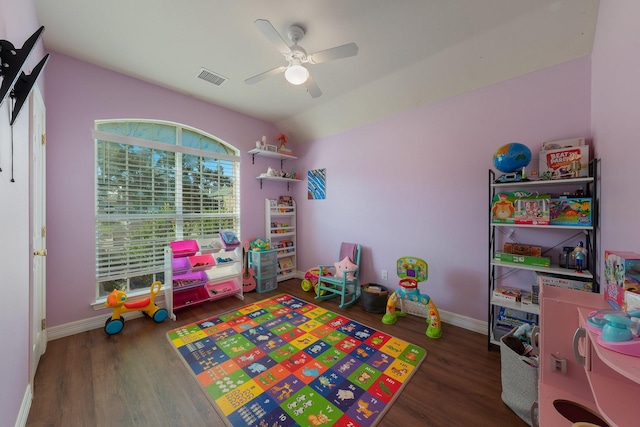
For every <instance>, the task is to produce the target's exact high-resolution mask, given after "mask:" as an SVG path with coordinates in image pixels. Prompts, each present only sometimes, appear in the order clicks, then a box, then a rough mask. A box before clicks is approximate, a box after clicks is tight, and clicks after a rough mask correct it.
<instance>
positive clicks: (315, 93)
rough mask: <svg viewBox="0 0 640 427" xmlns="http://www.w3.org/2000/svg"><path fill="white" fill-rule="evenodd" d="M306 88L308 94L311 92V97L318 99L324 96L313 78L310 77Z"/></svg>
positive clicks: (305, 85) (305, 84)
mask: <svg viewBox="0 0 640 427" xmlns="http://www.w3.org/2000/svg"><path fill="white" fill-rule="evenodd" d="M304 87H306V88H307V92H309V95H311V97H312V98H318V97H319V96H320V95H322V91H321V90H320V88H319V87H318V85H317V84H316V82H315V81H314V80H313V77H311V76H309V78H308V79H307V81H306V82H305V83H304Z"/></svg>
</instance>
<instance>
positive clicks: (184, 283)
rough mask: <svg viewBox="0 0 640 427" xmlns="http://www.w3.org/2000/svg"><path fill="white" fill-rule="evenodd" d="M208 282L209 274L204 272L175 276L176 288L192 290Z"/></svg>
mask: <svg viewBox="0 0 640 427" xmlns="http://www.w3.org/2000/svg"><path fill="white" fill-rule="evenodd" d="M206 282H207V274H206V273H205V272H204V271H189V272H187V273H182V274H175V275H174V276H173V287H174V288H192V287H194V286H200V285H204V284H205V283H206Z"/></svg>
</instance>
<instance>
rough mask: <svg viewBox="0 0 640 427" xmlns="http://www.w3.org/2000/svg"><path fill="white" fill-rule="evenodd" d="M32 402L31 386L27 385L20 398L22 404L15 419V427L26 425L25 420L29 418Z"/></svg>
mask: <svg viewBox="0 0 640 427" xmlns="http://www.w3.org/2000/svg"><path fill="white" fill-rule="evenodd" d="M32 401H33V392H32V390H31V384H27V389H26V390H25V391H24V396H23V397H22V404H21V405H20V412H19V413H18V418H17V419H16V424H15V427H24V426H26V425H27V419H28V418H29V411H30V410H31V402H32Z"/></svg>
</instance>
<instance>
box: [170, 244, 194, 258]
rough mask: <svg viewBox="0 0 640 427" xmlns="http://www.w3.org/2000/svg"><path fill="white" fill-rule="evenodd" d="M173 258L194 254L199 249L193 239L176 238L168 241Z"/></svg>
mask: <svg viewBox="0 0 640 427" xmlns="http://www.w3.org/2000/svg"><path fill="white" fill-rule="evenodd" d="M169 245H170V246H171V251H172V252H173V257H174V258H179V257H185V256H191V255H195V254H196V252H198V251H199V250H200V248H199V247H198V242H197V241H195V240H176V241H175V242H171V243H169Z"/></svg>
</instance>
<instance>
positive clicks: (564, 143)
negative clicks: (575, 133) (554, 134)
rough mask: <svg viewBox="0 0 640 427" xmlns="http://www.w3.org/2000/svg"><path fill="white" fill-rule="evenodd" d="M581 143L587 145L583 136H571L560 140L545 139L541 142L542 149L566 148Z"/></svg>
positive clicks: (577, 145)
mask: <svg viewBox="0 0 640 427" xmlns="http://www.w3.org/2000/svg"><path fill="white" fill-rule="evenodd" d="M582 145H587V142H586V141H585V140H584V138H571V139H562V140H560V141H547V142H543V143H542V150H543V151H548V150H558V149H560V148H568V147H579V146H582Z"/></svg>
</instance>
